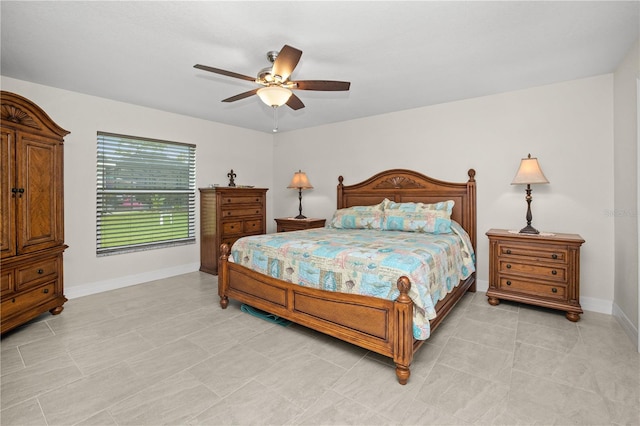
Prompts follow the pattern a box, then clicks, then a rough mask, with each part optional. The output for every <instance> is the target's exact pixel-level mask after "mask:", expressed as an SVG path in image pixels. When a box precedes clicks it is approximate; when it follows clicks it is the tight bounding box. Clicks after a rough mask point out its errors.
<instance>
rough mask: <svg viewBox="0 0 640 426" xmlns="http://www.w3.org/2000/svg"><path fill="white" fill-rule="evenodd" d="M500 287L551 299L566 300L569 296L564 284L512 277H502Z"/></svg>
mask: <svg viewBox="0 0 640 426" xmlns="http://www.w3.org/2000/svg"><path fill="white" fill-rule="evenodd" d="M498 288H499V289H500V290H504V291H509V292H519V293H525V294H529V295H534V296H537V297H546V298H550V299H559V300H565V299H566V298H567V288H566V286H564V285H553V284H543V283H540V282H533V281H527V280H521V279H517V278H511V277H500V280H499V281H498Z"/></svg>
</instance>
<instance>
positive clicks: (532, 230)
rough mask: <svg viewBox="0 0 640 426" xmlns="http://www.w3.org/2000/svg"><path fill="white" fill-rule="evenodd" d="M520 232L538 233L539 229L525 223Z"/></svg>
mask: <svg viewBox="0 0 640 426" xmlns="http://www.w3.org/2000/svg"><path fill="white" fill-rule="evenodd" d="M520 233H521V234H539V233H540V231H538V230H537V229H536V228H534V227H533V226H531V225H527V226H525V227H524V228H522V229H521V230H520Z"/></svg>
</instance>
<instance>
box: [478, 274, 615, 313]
mask: <svg viewBox="0 0 640 426" xmlns="http://www.w3.org/2000/svg"><path fill="white" fill-rule="evenodd" d="M488 289H489V280H476V291H477V292H486V291H487V290H488ZM580 306H582V309H583V310H585V311H591V312H598V313H601V314H607V315H611V312H612V311H613V308H612V302H611V301H610V300H603V299H595V298H593V297H581V298H580Z"/></svg>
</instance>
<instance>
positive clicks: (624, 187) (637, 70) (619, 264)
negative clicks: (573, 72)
mask: <svg viewBox="0 0 640 426" xmlns="http://www.w3.org/2000/svg"><path fill="white" fill-rule="evenodd" d="M639 48H640V43H636V45H635V46H634V47H633V48H632V49H631V50H630V51H629V53H628V54H627V56H626V57H625V59H624V60H623V61H622V62H621V63H620V65H619V66H618V68H617V69H616V72H615V73H614V117H615V118H614V179H615V212H616V215H615V285H614V312H613V313H614V315H615V316H616V318H618V320H619V322H620V323H621V324H622V325H623V326H624V328H625V330H626V331H627V333H628V334H629V336H631V337H632V339H633V341H634V342H635V343H636V346H637V345H638V321H639V318H638V303H639V302H638V88H637V81H638V78H639V77H640V53H639V52H638V49H639Z"/></svg>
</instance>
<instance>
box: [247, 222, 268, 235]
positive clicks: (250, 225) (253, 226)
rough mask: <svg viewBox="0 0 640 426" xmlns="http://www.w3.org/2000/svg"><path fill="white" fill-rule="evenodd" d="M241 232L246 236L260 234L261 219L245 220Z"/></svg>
mask: <svg viewBox="0 0 640 426" xmlns="http://www.w3.org/2000/svg"><path fill="white" fill-rule="evenodd" d="M243 230H244V232H245V233H247V234H253V233H256V232H259V233H262V232H263V227H262V219H253V220H245V221H244V227H243Z"/></svg>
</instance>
